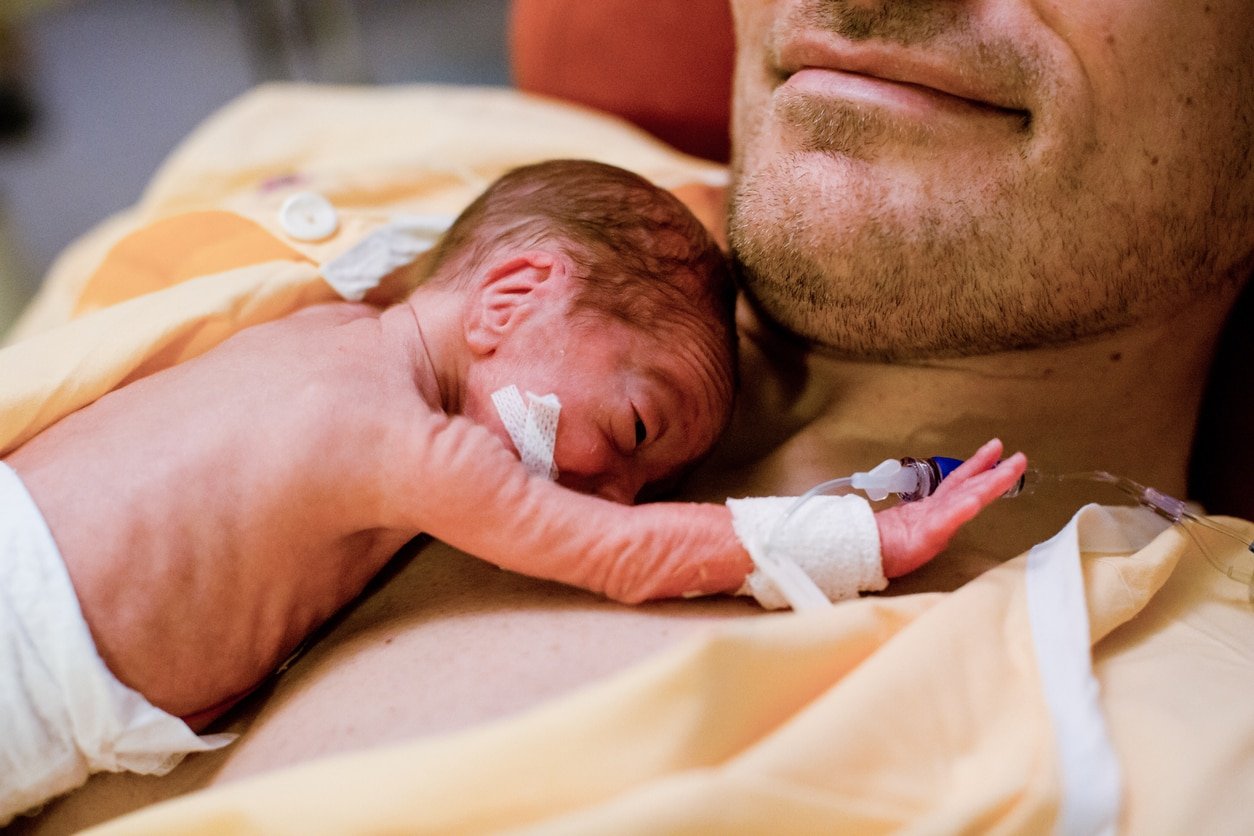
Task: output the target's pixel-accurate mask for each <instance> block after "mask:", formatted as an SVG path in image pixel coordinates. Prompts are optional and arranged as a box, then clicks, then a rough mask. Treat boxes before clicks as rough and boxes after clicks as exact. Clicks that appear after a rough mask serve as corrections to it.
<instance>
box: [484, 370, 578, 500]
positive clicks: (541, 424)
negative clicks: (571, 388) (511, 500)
mask: <svg viewBox="0 0 1254 836" xmlns="http://www.w3.org/2000/svg"><path fill="white" fill-rule="evenodd" d="M492 405H493V406H495V407H496V411H497V414H499V415H500V416H501V422H502V423H503V424H505V430H506V432H508V433H509V437H510V440H511V441H513V442H514V447H515V448H517V450H518V455H519V457H520V458H521V459H522V463H523V467H525V468H527V472H528V473H530V474H532V475H534V476H543V477H544V478H546V479H553V480H556V479H557V465H555V464H553V447H554V444H555V443H556V442H557V418H558V414H559V413H560V412H561V410H562V404H561V402H560V401H559V400H558V399H557V395H554V394H548V395H536V394H533V393H531V392H528V393H527V400H526V402H525V403H524V401H523V397H522V395H520V394H519V393H518V387H517V386H512V385H511V386H504V387H502V388H500V389H497V390H496V391H495V392H493V393H492Z"/></svg>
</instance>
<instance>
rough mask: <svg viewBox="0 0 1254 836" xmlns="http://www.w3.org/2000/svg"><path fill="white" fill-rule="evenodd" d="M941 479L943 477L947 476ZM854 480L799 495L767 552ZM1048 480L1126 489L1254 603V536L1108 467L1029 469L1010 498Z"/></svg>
mask: <svg viewBox="0 0 1254 836" xmlns="http://www.w3.org/2000/svg"><path fill="white" fill-rule="evenodd" d="M912 461H915V460H913V459H903V462H912ZM940 478H943V476H942V477H940ZM853 480H854V477H853V476H842V477H840V478H839V479H829V480H828V481H826V482H821V483H819V484H817V485H815V486H814V487H812V488H810V490H808V491H806V492H805V493H804V494H802V495H801V496H799V497H797V499H796V501H794V502H793V503H792V504H791V505H790V506H789V507H788V509H787V510H786V511H785V512H784V513H783V515H782V516H781V517H780V518H779V519H778V520H777V521H776V523H775V525H773V526H772V527H771V533H770V534H769V535H768V536H767V539H766V543H765V549H766V551H767V553H768V554H771V555H772V556H774V554H775V552H774V547H775V543H776V540H777V538H778V537H779V533H780V531H781V530H782V529H784V528H785V527H786V526H787V524H788V522H789V520H791V519H792V517H793V515H794V514H795V513H796V512H797V510H798V509H800V508H801V507H802V506H803V505H805V504H806V503H807V502H809V501H810V500H811V499H813V498H814V497H816V496H819V495H820V494H827V493H832V492H834V491H836V490H839V489H842V488H849V487H851V486H852V484H853ZM1047 481H1050V482H1053V481H1056V482H1063V481H1086V482H1097V483H1101V484H1107V485H1111V486H1113V487H1114V488H1116V489H1117V490H1119V491H1122V492H1123V493H1125V494H1127V495H1128V496H1129V497H1131V498H1132V499H1133V500H1134V501H1135V502H1136V503H1137V504H1138V505H1142V506H1144V507H1146V508H1149V509H1150V510H1151V511H1153V512H1154V513H1156V514H1158V515H1159V516H1161V517H1163V518H1165V519H1167V520H1170V521H1171V522H1172V523H1174V524H1176V525H1179V526H1180V527H1181V528H1182V529H1183V530H1184V531H1185V533H1186V534H1187V535H1188V537H1189V538H1190V539H1191V540H1192V541H1193V542H1194V544H1195V545H1196V546H1197V547H1198V551H1200V552H1201V553H1202V556H1203V557H1205V558H1206V562H1207V563H1209V564H1210V565H1211V566H1213V567H1214V568H1215V569H1216V570H1218V571H1219V572H1220V573H1221V574H1223V575H1224V576H1226V577H1229V578H1231V579H1232V580H1234V581H1237V582H1239V583H1242V584H1246V585H1247V586H1248V588H1249V600H1250V603H1251V604H1252V605H1254V543H1252V542H1251V541H1250V539H1249V538H1248V537H1246V536H1245V535H1244V534H1243V533H1241V532H1239V531H1237V530H1236V529H1233V528H1230V527H1229V526H1226V525H1223V524H1222V523H1218V522H1215V521H1214V520H1211V519H1208V518H1206V517H1202V516H1199V515H1197V514H1195V513H1193V512H1192V511H1191V510H1189V508H1188V506H1187V505H1186V503H1185V502H1183V501H1182V500H1179V499H1176V498H1175V497H1173V496H1170V495H1168V494H1165V493H1162V492H1161V491H1158V490H1156V489H1154V488H1150V487H1146V486H1145V485H1142V484H1140V483H1139V482H1134V481H1133V480H1131V479H1128V478H1127V477H1124V476H1116V475H1114V474H1112V473H1108V472H1106V471H1104V470H1089V471H1083V472H1077V473H1062V474H1049V473H1042V472H1041V471H1039V470H1036V469H1035V468H1029V469H1028V471H1027V473H1025V481H1024V483H1021V484H1020V486H1019V489H1021V493H1020V491H1019V490H1016V491H1015V492H1013V493H1008V494H1007V497H1010V496H1016V495H1022V494H1028V493H1032V491H1033V488H1034V487H1035V486H1036V485H1038V484H1039V483H1041V482H1047ZM938 486H939V481H937V482H935V483H932V482H930V481H929V483H928V484H927V485H923V484H922V483H920V491H919V492H918V493H917V495H915V494H911V495H909V496H907V495H904V494H898V499H899V501H913V500H916V499H922V498H924V497H926V496H928V495H930V494H931V493H932V492H933V491H934V490H935V489H936V488H937V487H938ZM1190 526H1196V527H1197V528H1200V529H1206V530H1207V531H1211V532H1214V533H1217V534H1220V535H1222V536H1224V537H1226V538H1228V539H1229V540H1232V541H1234V542H1236V543H1239V544H1240V545H1241V546H1242V547H1243V548H1244V550H1245V551H1246V552H1247V553H1248V555H1249V557H1250V560H1249V561H1248V564H1249V565H1248V567H1247V568H1245V569H1242V568H1241V566H1239V565H1238V564H1237V563H1224V562H1223V561H1221V560H1220V559H1219V558H1218V557H1217V556H1216V555H1215V554H1214V553H1213V551H1212V550H1211V549H1210V548H1208V547H1207V546H1206V545H1205V544H1204V543H1203V542H1202V539H1201V538H1200V537H1199V536H1198V534H1197V532H1195V531H1194V530H1192V529H1191V528H1190ZM783 562H785V563H788V562H790V561H783Z"/></svg>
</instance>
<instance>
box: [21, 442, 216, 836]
mask: <svg viewBox="0 0 1254 836" xmlns="http://www.w3.org/2000/svg"><path fill="white" fill-rule="evenodd" d="M233 739H235V735H233V734H215V735H206V736H204V737H197V736H196V734H195V733H194V732H193V731H192V730H191V729H189V728H188V727H187V724H186V723H184V722H183V721H182V720H180V719H179V718H177V717H174V716H172V715H170V714H167V713H166V712H164V711H162V710H160V709H158V708H155V707H153V706H152V705H151V704H149V702H148V701H147V700H145V699H144V697H143V696H142V695H141V694H140V693H138V692H137V691H134V690H132V689H130V688H128V687H126V686H125V685H123V684H122V683H121V682H119V681H118V680H117V678H116V677H114V676H113V674H112V673H111V672H110V671H109V669H108V668H107V667H105V664H104V662H103V661H102V660H101V659H100V655H99V654H98V653H97V652H96V645H95V643H94V642H93V641H92V638H91V633H90V631H89V630H88V627H87V622H86V621H84V620H83V614H82V611H81V610H80V609H79V605H78V598H77V597H76V596H75V594H74V587H73V585H72V584H71V583H70V576H69V573H68V572H66V570H65V564H64V563H63V562H62V560H61V554H60V551H59V550H58V549H57V545H56V543H55V542H54V541H53V539H52V534H51V532H49V531H48V526H47V524H46V523H45V522H44V519H43V516H42V515H41V514H40V513H39V509H38V508H37V507H36V506H35V502H34V500H32V499H31V496H30V494H29V493H28V492H27V490H26V487H25V486H24V485H23V484H22V482H21V480H20V479H19V478H18V476H17V474H16V473H14V472H13V469H12V468H10V467H9V466H8V465H7V464H5V463H4V462H0V826H3V825H4V824H6V823H7V822H8V821H9V820H10V819H11V818H12V817H13V816H14V815H16V814H17V813H20V812H22V811H23V810H26V809H28V808H30V807H33V806H35V805H37V804H40V803H42V802H44V801H46V800H47V799H49V798H51V797H53V796H55V795H58V794H60V793H63V792H65V791H67V790H71V789H73V788H74V787H77V786H78V785H79V784H82V783H83V782H84V781H86V780H87V776H88V775H89V774H91V773H92V772H104V771H109V772H121V771H124V770H126V771H130V772H139V773H142V774H145V775H164V774H165V773H167V772H169V771H170V770H171V769H173V768H174V767H175V766H176V765H177V764H178V762H179V761H181V760H182V759H183V756H184V755H185V754H187V753H189V752H203V751H206V750H209V749H218V748H220V747H222V746H225V745H226V744H227V743H229V742H231V741H232V740H233Z"/></svg>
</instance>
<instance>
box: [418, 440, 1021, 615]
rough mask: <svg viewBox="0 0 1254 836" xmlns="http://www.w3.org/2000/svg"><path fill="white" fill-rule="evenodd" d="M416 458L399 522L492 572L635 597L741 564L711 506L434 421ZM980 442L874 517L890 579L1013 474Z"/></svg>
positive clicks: (735, 544) (736, 570) (1017, 469)
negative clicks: (565, 479)
mask: <svg viewBox="0 0 1254 836" xmlns="http://www.w3.org/2000/svg"><path fill="white" fill-rule="evenodd" d="M412 443H413V444H415V445H417V446H418V447H419V448H420V449H421V451H422V455H413V456H409V457H406V458H408V459H409V460H410V461H415V460H421V461H424V462H425V466H424V467H423V468H422V472H421V473H414V474H413V477H412V478H413V483H412V486H411V487H408V488H405V489H404V490H403V491H402V493H401V495H402V496H406V495H407V496H409V497H412V498H413V499H412V501H409V502H407V503H406V506H407V507H404V508H403V509H401V513H404V514H408V515H410V516H409V517H408V520H407V521H408V523H409V524H410V525H411V526H413V527H414V528H420V529H422V530H424V531H427V532H428V533H430V534H431V535H433V536H435V537H438V538H439V539H441V540H444V541H445V542H447V543H449V544H450V545H453V546H455V547H457V548H460V549H462V550H463V551H466V552H469V553H470V554H474V555H476V556H478V557H481V558H483V559H485V560H488V561H490V562H492V563H495V564H497V565H498V566H501V567H502V568H506V569H510V570H513V571H517V572H520V573H523V574H527V575H532V576H535V577H542V578H547V579H549V580H556V581H560V582H562V583H567V584H572V585H575V586H580V587H583V588H585V589H589V590H592V591H594V592H599V593H603V594H605V595H607V596H609V597H611V598H614V599H616V600H620V601H625V602H629V603H635V602H639V601H644V600H648V599H652V598H665V597H673V596H678V595H684V594H693V593H717V592H733V591H735V590H737V589H739V588H740V587H741V586H742V584H743V583H744V581H745V578H746V577H747V576H748V575H749V573H750V572H752V571H753V568H754V567H753V563H752V561H751V560H750V558H749V555H748V553H747V552H746V551H745V549H744V547H743V546H742V545H741V543H740V541H739V540H738V539H737V537H736V535H735V533H734V531H733V527H732V520H731V513H730V511H729V510H728V509H727V508H726V507H725V506H722V505H713V504H696V503H655V504H649V505H642V506H636V507H628V506H623V505H618V504H616V503H612V502H609V501H606V500H603V499H599V498H597V497H592V496H586V495H583V494H578V493H574V492H572V491H569V490H567V489H565V488H562V487H560V486H558V485H556V484H553V483H551V482H548V481H545V480H543V479H538V478H534V477H530V476H528V475H527V474H526V473H525V472H524V471H523V469H522V468H521V467H520V466H519V465H518V461H517V459H516V458H515V457H514V455H513V454H512V453H511V452H509V451H508V450H507V449H506V448H505V447H504V445H503V444H501V443H500V442H499V441H498V440H497V439H496V438H495V436H493V435H492V434H491V433H490V432H489V431H488V430H486V429H485V428H483V427H480V426H477V425H475V424H473V423H472V422H470V421H468V420H466V419H462V418H457V417H452V418H450V417H445V416H439V417H438V419H437V420H434V421H432V422H429V423H427V422H424V426H422V427H419V428H416V430H415V433H414V436H413V438H412ZM1000 454H1001V444H1000V443H999V442H996V441H993V442H990V443H989V444H986V445H985V446H984V447H983V448H981V450H980V451H979V452H977V453H976V454H975V455H974V456H973V457H972V458H971V459H970V460H969V461H968V462H967V463H966V464H964V465H963V466H962V467H960V468H958V469H957V470H955V472H954V473H953V474H951V475H950V477H949V478H948V479H947V480H946V481H945V482H944V483H943V484H942V486H941V488H940V489H939V490H938V491H937V492H936V494H934V495H933V496H932V497H930V498H928V499H926V500H923V501H921V502H918V503H914V504H913V505H906V506H897V507H894V508H890V509H888V510H886V511H882V512H880V513H879V514H877V515H876V524H877V528H878V531H879V537H880V543H881V553H882V555H883V568H884V573H885V575H886V576H888V577H897V576H899V575H902V574H905V573H907V572H909V571H912V570H913V569H915V568H917V567H919V566H921V565H922V564H924V563H926V562H927V561H928V560H930V559H931V558H932V557H934V556H936V555H937V554H938V553H940V551H941V550H943V549H944V547H945V546H946V544H948V542H949V540H950V538H951V537H952V536H953V535H954V533H955V532H956V531H957V530H958V528H960V527H961V526H962V524H963V523H965V522H967V521H969V520H970V519H971V518H972V517H974V516H975V515H976V514H977V513H978V512H979V511H980V510H981V509H982V508H984V507H985V506H986V505H988V504H989V503H990V502H992V501H993V500H994V499H996V498H997V497H999V496H1000V495H1001V494H1002V493H1004V492H1005V491H1006V490H1008V489H1009V488H1010V486H1011V485H1013V484H1014V483H1015V482H1016V481H1017V480H1018V478H1019V476H1020V474H1021V473H1022V471H1023V467H1024V465H1025V462H1024V459H1023V457H1022V456H1021V455H1016V456H1012V457H1010V458H1009V459H1007V460H1006V461H1005V462H1003V463H1002V465H1001V466H999V467H997V468H995V469H991V468H992V465H993V464H994V463H995V462H996V461H997V458H998V457H999V456H1000Z"/></svg>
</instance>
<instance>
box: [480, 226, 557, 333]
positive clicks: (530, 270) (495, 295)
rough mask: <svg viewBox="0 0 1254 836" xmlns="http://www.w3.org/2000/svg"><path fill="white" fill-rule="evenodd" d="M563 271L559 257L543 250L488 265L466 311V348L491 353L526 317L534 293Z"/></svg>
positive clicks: (528, 252)
mask: <svg viewBox="0 0 1254 836" xmlns="http://www.w3.org/2000/svg"><path fill="white" fill-rule="evenodd" d="M565 272H566V266H565V262H564V261H563V260H562V259H561V257H559V256H556V255H554V254H553V253H550V252H545V251H543V250H528V251H526V252H523V253H510V254H508V255H506V256H503V257H501V258H499V259H497V260H495V261H492V262H490V263H489V265H488V267H487V269H486V270H485V271H484V273H483V275H482V277H481V278H480V279H479V282H478V283H477V284H476V285H475V286H474V288H473V290H472V291H471V293H472V296H471V299H470V302H469V304H468V306H467V309H466V318H465V330H466V343H467V345H469V346H470V348H471V350H472V351H474V352H475V353H477V354H491V353H492V352H493V351H495V350H496V347H497V346H498V345H499V344H500V342H501V340H503V339H504V338H505V337H506V336H508V335H509V333H510V332H511V331H513V330H514V328H515V327H516V326H517V325H518V323H519V322H520V321H521V320H522V319H524V318H525V317H526V316H527V312H528V310H529V309H530V307H531V306H532V304H533V303H534V302H535V301H536V297H535V292H536V291H537V290H539V289H540V288H541V287H542V286H544V285H545V284H546V283H549V282H551V281H552V280H553V279H554V278H556V277H558V276H560V275H564V274H565Z"/></svg>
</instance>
